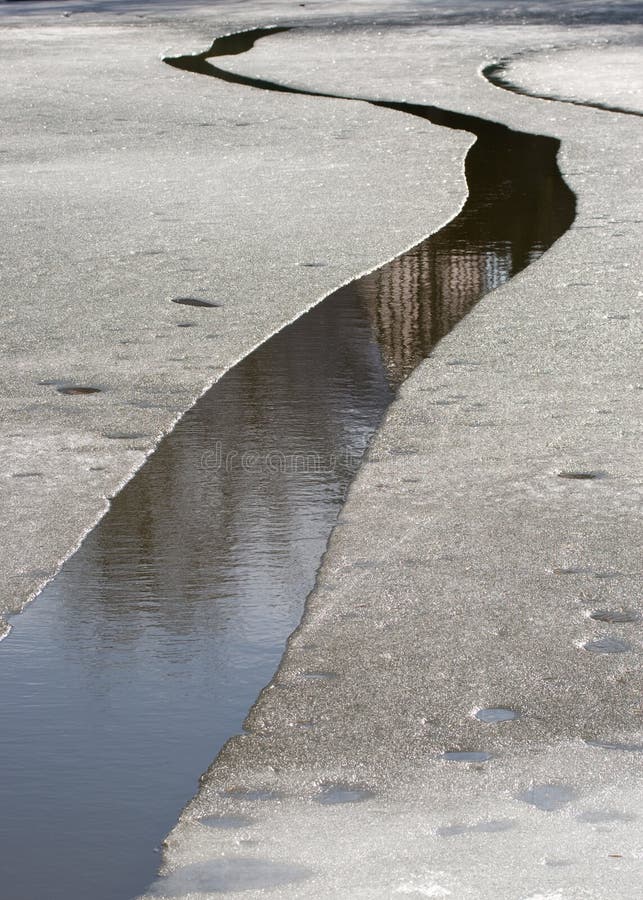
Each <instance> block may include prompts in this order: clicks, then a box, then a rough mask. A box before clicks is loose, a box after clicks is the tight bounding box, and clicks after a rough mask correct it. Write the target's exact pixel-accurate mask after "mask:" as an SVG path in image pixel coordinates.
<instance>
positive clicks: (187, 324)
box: [176, 322, 196, 328]
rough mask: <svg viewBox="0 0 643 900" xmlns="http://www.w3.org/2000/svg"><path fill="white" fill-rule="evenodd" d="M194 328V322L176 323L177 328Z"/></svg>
mask: <svg viewBox="0 0 643 900" xmlns="http://www.w3.org/2000/svg"><path fill="white" fill-rule="evenodd" d="M195 326H196V322H177V323H176V327H177V328H194V327H195Z"/></svg>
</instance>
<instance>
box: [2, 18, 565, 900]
mask: <svg viewBox="0 0 643 900" xmlns="http://www.w3.org/2000/svg"><path fill="white" fill-rule="evenodd" d="M268 33H274V30H273V31H272V32H270V30H259V31H256V32H250V33H246V34H245V35H241V36H232V37H230V38H224V39H220V40H219V41H216V42H215V44H214V45H213V48H210V51H208V52H207V53H206V54H202V55H201V56H198V57H182V58H181V60H180V61H177V60H172V61H170V60H168V62H171V64H173V65H179V66H180V67H181V68H184V69H191V71H194V72H197V73H199V74H207V75H211V76H213V77H217V78H224V80H227V81H237V82H238V83H242V84H248V85H249V86H251V87H254V88H262V89H268V90H279V91H282V92H289V91H290V90H291V89H290V88H287V87H284V86H278V85H274V84H273V83H270V82H260V81H258V80H255V79H247V78H244V77H243V76H235V75H233V74H232V73H229V72H227V73H224V74H223V75H221V74H220V73H221V72H223V71H224V70H217V69H216V68H215V67H213V66H212V65H211V64H210V63H208V62H207V59H208V58H209V57H210V56H221V55H229V54H231V53H241V52H244V51H245V50H247V49H249V48H250V47H251V46H252V44H253V43H254V41H255V40H256V39H257V38H258V37H261V36H264V35H265V34H268ZM210 70H214V71H210ZM293 90H294V89H293ZM294 92H296V93H308V92H305V91H302V90H296V91H294ZM310 93H313V94H314V92H310ZM319 96H329V95H319ZM338 99H348V98H338ZM373 102H374V103H375V104H376V105H378V106H384V107H386V108H389V109H395V110H398V111H400V112H403V113H408V114H411V115H415V116H422V117H424V118H427V119H429V121H431V122H434V123H436V124H439V125H444V126H445V127H450V128H462V129H466V130H468V131H472V132H473V133H474V134H476V136H477V138H478V139H477V141H476V143H475V145H474V146H473V147H472V148H471V150H470V151H469V153H468V156H467V160H466V176H467V182H468V186H469V198H468V200H467V203H466V204H465V206H464V208H463V209H462V211H461V212H460V213H459V215H458V216H457V217H456V218H455V219H454V220H453V221H452V222H451V223H449V224H448V225H447V226H446V227H445V228H443V229H442V230H441V231H440V232H438V233H437V234H435V235H433V236H432V237H430V238H429V239H427V240H425V241H423V242H422V243H420V244H418V245H417V246H416V247H415V248H413V249H412V250H410V251H409V252H407V253H405V254H403V255H402V256H400V257H398V258H397V259H395V260H394V261H392V262H390V263H388V264H387V265H385V266H382V267H381V268H380V269H378V270H377V271H375V272H373V273H372V274H370V275H367V276H365V277H363V278H360V279H358V280H356V281H355V282H353V283H352V284H350V285H348V286H346V287H344V288H341V289H340V290H338V291H336V292H335V293H333V294H331V295H330V296H329V297H327V298H326V299H325V300H324V301H323V302H322V303H320V304H319V305H318V306H316V307H315V308H314V309H312V310H311V311H310V312H308V313H306V314H305V315H303V316H302V317H301V318H300V319H298V320H297V321H296V322H294V323H292V324H291V325H289V326H288V327H286V328H284V329H283V330H282V331H280V332H279V333H278V334H276V335H274V336H273V337H272V338H270V339H269V340H268V341H266V342H265V343H264V344H263V345H262V346H261V347H259V348H258V349H257V350H255V351H254V352H253V353H251V354H250V355H249V356H248V357H247V358H246V359H244V360H243V361H242V362H240V363H239V364H238V365H237V366H235V367H234V368H233V369H232V370H230V371H229V372H228V373H227V374H226V375H225V376H224V377H223V378H222V379H221V380H220V381H219V382H218V383H217V384H215V385H214V387H212V388H211V390H210V391H209V392H208V393H206V394H205V395H204V396H203V397H202V398H201V400H199V402H198V403H197V404H196V405H195V406H194V407H193V408H192V409H191V410H190V411H189V412H188V413H186V415H185V416H184V417H183V419H182V420H181V422H180V423H179V425H178V426H177V427H176V429H175V430H174V431H173V432H172V433H171V434H170V435H168V436H167V437H166V438H165V439H164V440H163V441H162V442H161V444H160V445H159V447H158V449H157V450H156V452H155V453H154V454H153V455H152V456H151V457H150V458H149V459H148V461H147V462H146V464H145V465H144V466H143V467H142V469H141V470H140V472H139V473H138V474H137V475H136V477H135V478H134V479H133V480H132V481H131V482H130V483H129V484H128V485H127V486H126V488H125V489H124V490H123V491H122V492H121V493H120V494H119V495H118V497H116V499H115V500H114V502H113V504H112V507H111V509H110V511H109V512H108V514H107V515H106V516H105V518H104V519H103V520H102V522H101V523H100V524H99V525H98V526H97V527H96V528H95V529H94V531H93V532H92V533H91V534H90V535H89V536H88V537H87V539H86V540H85V542H84V543H83V545H82V546H81V548H80V549H79V550H78V552H77V553H76V554H75V555H74V556H73V557H72V558H71V559H70V560H69V561H68V562H67V563H66V564H65V565H64V567H63V569H62V570H61V572H60V573H59V575H58V576H57V577H56V578H55V579H54V580H53V581H52V582H51V584H50V585H48V587H47V588H46V589H45V590H44V591H43V593H42V594H41V595H40V597H39V598H38V599H37V600H36V601H34V603H32V604H31V605H30V606H29V607H28V608H27V609H26V610H25V611H24V612H23V613H21V614H20V615H19V616H15V617H14V618H13V620H12V625H13V631H12V633H11V634H10V636H9V637H8V638H7V639H6V640H5V641H3V642H2V643H0V682H1V683H2V685H3V700H4V702H3V716H2V740H1V741H0V781H1V794H2V806H1V813H0V842H1V845H2V854H1V855H0V884H2V890H3V896H7V897H10V898H11V900H34V898H40V897H47V900H86V898H87V897H91V898H92V900H127V898H130V897H132V896H134V895H136V894H137V893H139V892H140V891H142V890H143V889H144V887H145V886H146V885H147V884H148V883H149V882H150V881H151V880H152V879H153V877H154V874H155V870H156V867H157V862H158V855H157V853H155V848H158V845H159V843H160V841H161V840H162V838H163V836H164V835H165V834H166V833H167V831H168V830H169V829H170V828H171V826H172V825H173V823H174V821H175V820H176V818H177V816H178V814H179V812H180V809H181V808H182V806H183V805H184V804H185V802H187V801H188V800H189V799H190V797H191V796H192V795H193V794H194V791H195V790H196V787H197V779H198V776H199V774H200V773H201V772H202V771H204V770H205V769H206V768H207V766H208V765H209V764H210V763H211V761H212V759H213V758H214V757H215V756H216V754H217V753H218V751H219V750H220V748H221V747H222V745H223V744H224V743H225V741H226V740H227V739H228V738H229V737H230V736H231V735H232V734H234V733H236V732H238V731H239V730H240V729H241V728H242V724H243V720H244V718H245V716H246V714H247V712H248V709H249V708H250V706H251V704H252V703H253V701H254V699H255V698H256V696H257V695H258V693H259V691H260V690H261V688H262V687H263V686H264V685H265V684H266V683H267V682H269V681H270V679H271V677H272V675H273V673H274V671H275V669H276V667H277V665H278V663H279V660H280V657H281V654H282V652H283V648H284V645H285V642H286V639H287V637H288V635H289V634H290V633H291V632H292V630H293V629H294V628H295V627H296V626H297V624H298V623H299V620H300V618H301V614H302V611H303V606H304V602H305V598H306V596H307V594H308V593H309V592H310V590H311V589H312V587H313V584H314V580H315V574H316V571H317V568H318V566H319V562H320V559H321V555H322V553H323V551H324V549H325V547H326V544H327V541H328V538H329V535H330V532H331V530H332V528H333V525H334V523H335V521H336V519H337V516H338V513H339V511H340V509H341V507H342V504H343V502H344V498H345V495H346V491H347V489H348V486H349V485H350V482H351V480H352V478H353V476H354V473H355V471H356V470H357V467H358V466H359V462H360V460H361V458H362V456H363V454H364V452H365V450H366V448H367V447H368V444H369V441H370V439H371V437H372V435H373V434H374V432H375V430H376V429H377V427H378V425H379V423H380V422H381V420H382V416H383V415H384V413H385V411H386V409H387V407H388V406H389V404H390V403H391V401H392V399H393V398H394V396H395V392H396V390H397V387H398V386H399V385H400V384H401V383H402V381H403V380H404V379H405V378H406V377H407V376H408V374H409V373H410V372H412V371H413V369H414V368H415V367H416V366H417V364H418V363H419V362H420V361H421V360H422V359H424V358H425V357H426V356H428V355H429V353H430V351H431V348H432V347H433V346H434V345H435V344H436V342H437V341H438V340H439V339H440V338H441V337H442V336H443V335H445V334H446V333H447V332H448V331H449V330H450V329H451V328H452V327H453V326H454V325H455V324H456V323H457V322H458V321H459V320H460V319H461V318H462V317H463V316H464V315H465V314H466V313H467V312H468V311H469V310H470V309H471V308H472V306H473V305H474V304H475V303H477V302H478V300H479V299H480V298H481V297H482V296H484V295H485V294H486V293H488V292H489V291H491V290H493V288H495V287H497V286H498V285H500V284H503V283H504V282H506V281H507V280H508V279H510V278H511V277H512V276H513V275H514V274H515V273H516V272H519V271H520V270H521V269H524V268H525V266H527V265H528V264H529V263H530V262H531V261H532V260H534V259H536V258H538V257H539V256H540V255H542V253H544V252H545V250H546V249H547V248H548V247H550V246H551V244H552V243H553V242H554V241H555V240H557V238H558V237H560V235H561V234H563V233H564V231H565V230H566V229H567V228H568V227H569V225H570V224H571V222H572V221H573V218H574V209H575V201H574V196H573V194H572V192H571V191H570V190H569V188H568V187H567V186H566V185H565V183H564V181H563V180H562V178H561V176H560V173H559V171H558V167H557V164H556V154H557V150H558V142H557V141H556V140H554V139H552V138H546V137H541V136H538V135H530V134H524V133H520V132H515V131H511V130H510V129H508V128H506V127H504V126H502V125H499V124H496V123H493V122H486V121H484V120H482V119H478V118H476V117H473V116H466V115H462V114H460V113H454V112H449V111H445V110H440V109H438V108H437V107H426V106H413V105H409V104H404V103H399V104H398V103H394V102H389V101H379V100H377V101H373ZM427 195H428V196H430V185H427ZM427 202H429V201H427ZM74 402H78V403H82V397H78V398H77V399H75V400H74Z"/></svg>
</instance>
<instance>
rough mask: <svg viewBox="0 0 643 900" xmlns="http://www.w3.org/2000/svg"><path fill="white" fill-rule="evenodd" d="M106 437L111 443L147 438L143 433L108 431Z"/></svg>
mask: <svg viewBox="0 0 643 900" xmlns="http://www.w3.org/2000/svg"><path fill="white" fill-rule="evenodd" d="M104 437H106V438H109V440H110V441H134V440H138V439H139V438H144V437H147V435H145V434H143V432H141V431H106V432H105V434H104Z"/></svg>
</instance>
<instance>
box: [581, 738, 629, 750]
mask: <svg viewBox="0 0 643 900" xmlns="http://www.w3.org/2000/svg"><path fill="white" fill-rule="evenodd" d="M585 743H586V744H589V746H590V747H599V748H600V749H602V750H625V751H626V752H628V753H643V744H626V743H621V742H620V741H603V740H600V739H599V738H587V739H586V740H585Z"/></svg>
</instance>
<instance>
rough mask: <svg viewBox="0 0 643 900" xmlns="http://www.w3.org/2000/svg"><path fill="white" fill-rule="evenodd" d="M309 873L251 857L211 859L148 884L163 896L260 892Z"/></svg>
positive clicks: (300, 868) (308, 875)
mask: <svg viewBox="0 0 643 900" xmlns="http://www.w3.org/2000/svg"><path fill="white" fill-rule="evenodd" d="M311 874H312V872H311V871H310V869H305V868H304V867H303V866H299V865H296V864H295V863H282V862H272V861H270V860H264V859H253V858H252V857H245V858H244V857H235V858H234V859H212V860H208V861H207V862H198V863H192V864H191V865H188V866H183V867H182V868H180V869H177V870H176V872H172V873H171V874H170V875H168V876H167V877H166V878H159V879H158V881H155V882H154V884H153V885H152V886H151V891H152V894H153V895H154V894H156V895H157V896H158V895H161V896H166V897H179V896H182V895H184V894H188V893H190V894H191V893H197V894H198V893H203V894H207V893H224V892H235V891H252V890H256V891H263V890H265V889H268V888H274V887H279V886H280V885H285V884H292V883H293V882H295V881H302V880H303V879H304V878H308V877H310V875H311Z"/></svg>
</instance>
